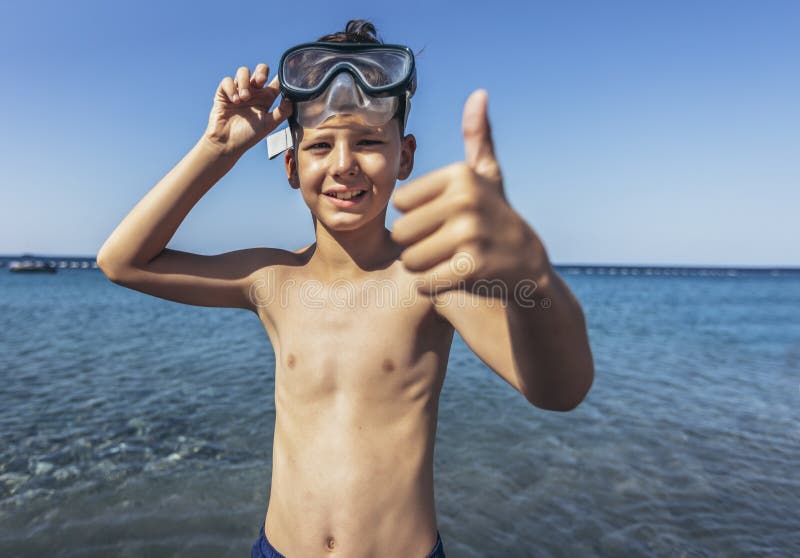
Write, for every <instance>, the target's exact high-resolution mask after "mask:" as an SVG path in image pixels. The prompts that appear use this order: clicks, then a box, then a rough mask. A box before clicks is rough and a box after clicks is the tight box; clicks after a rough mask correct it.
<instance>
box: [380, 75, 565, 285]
mask: <svg viewBox="0 0 800 558" xmlns="http://www.w3.org/2000/svg"><path fill="white" fill-rule="evenodd" d="M487 104H488V95H487V93H486V92H485V91H483V90H479V91H475V92H474V93H472V95H470V97H469V98H468V99H467V102H466V104H465V105H464V117H463V123H462V129H463V134H464V151H465V154H466V161H465V162H461V163H454V164H452V165H448V166H446V167H443V168H441V169H438V170H436V171H433V172H431V173H429V174H427V175H425V176H423V177H421V178H418V179H416V180H413V181H411V182H409V183H408V184H406V185H405V186H403V187H401V188H399V189H398V190H397V191H396V192H395V194H394V205H395V207H396V208H397V209H399V210H400V211H403V212H405V213H406V214H405V215H403V216H401V217H399V218H398V219H397V220H395V222H394V227H393V230H392V239H393V240H394V241H395V242H397V243H398V244H400V245H402V246H406V249H405V250H404V251H403V253H402V255H401V260H402V261H403V264H404V265H405V267H406V268H407V269H409V270H410V271H412V272H419V273H421V274H422V277H423V286H421V287H420V288H419V290H420V291H422V292H427V293H428V294H430V293H433V292H444V291H448V290H451V289H466V290H470V289H471V288H472V287H473V286H474V285H475V284H476V283H478V282H482V281H486V282H489V281H497V280H500V281H503V282H505V284H506V286H507V287H509V288H510V289H513V288H514V286H515V285H516V283H517V282H518V281H519V280H521V279H525V278H527V279H536V278H539V277H541V276H542V275H543V274H545V273H547V272H548V270H549V267H550V263H549V260H548V258H547V254H546V253H545V250H544V246H543V245H542V243H541V241H540V240H539V238H538V236H537V235H536V233H535V232H534V231H533V230H532V229H531V228H530V226H528V224H527V223H526V222H525V221H524V220H523V219H522V217H520V216H519V214H517V212H516V211H514V210H513V209H512V208H511V206H510V205H509V204H508V201H507V200H506V197H505V193H504V192H503V178H502V174H501V171H500V165H499V164H498V162H497V159H496V157H495V154H494V145H493V143H492V136H491V129H490V126H489V117H488V114H487Z"/></svg>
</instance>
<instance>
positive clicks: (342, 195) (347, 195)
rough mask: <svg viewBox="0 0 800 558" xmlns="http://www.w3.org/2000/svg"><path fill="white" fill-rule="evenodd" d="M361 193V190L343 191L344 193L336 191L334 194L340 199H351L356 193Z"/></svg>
mask: <svg viewBox="0 0 800 558" xmlns="http://www.w3.org/2000/svg"><path fill="white" fill-rule="evenodd" d="M359 193H360V191H359V192H342V193H336V194H333V195H334V196H336V197H337V198H338V199H340V200H349V199H350V198H352V197H354V196H355V195H356V194H359Z"/></svg>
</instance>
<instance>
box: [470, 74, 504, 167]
mask: <svg viewBox="0 0 800 558" xmlns="http://www.w3.org/2000/svg"><path fill="white" fill-rule="evenodd" d="M488 103H489V94H488V93H487V92H486V90H485V89H478V90H477V91H474V92H473V93H472V94H471V95H470V96H469V98H467V102H466V103H465V105H464V115H463V118H462V124H461V129H462V133H463V135H464V154H465V158H466V161H467V164H468V165H469V166H470V167H472V168H473V169H474V170H475V172H477V173H478V174H480V175H482V176H485V177H486V178H490V179H499V177H500V165H499V164H498V163H497V158H496V156H495V153H494V142H493V141H492V128H491V124H490V123H489V114H488Z"/></svg>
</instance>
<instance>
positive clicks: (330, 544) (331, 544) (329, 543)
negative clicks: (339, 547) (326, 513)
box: [325, 537, 336, 550]
mask: <svg viewBox="0 0 800 558" xmlns="http://www.w3.org/2000/svg"><path fill="white" fill-rule="evenodd" d="M325 544H326V545H327V547H328V550H333V549H334V548H335V547H336V541H335V540H334V539H333V537H328V540H327V541H325Z"/></svg>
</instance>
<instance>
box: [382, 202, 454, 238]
mask: <svg viewBox="0 0 800 558" xmlns="http://www.w3.org/2000/svg"><path fill="white" fill-rule="evenodd" d="M450 205H451V204H450V202H449V200H448V199H447V198H446V196H439V197H438V198H436V199H434V200H433V201H431V202H429V203H425V204H422V205H421V206H419V207H416V208H415V209H412V210H411V211H409V212H408V213H406V214H405V215H402V216H400V217H398V218H397V219H396V220H395V222H394V223H393V226H392V239H394V241H395V242H397V243H398V244H402V245H403V246H409V245H411V244H414V243H415V242H419V241H420V240H422V239H423V238H425V237H427V236H429V235H431V234H432V233H433V232H434V231H436V230H437V229H438V228H439V227H441V226H442V224H443V223H444V222H445V221H446V220H447V218H448V217H449V216H450V214H451V213H452V208H451V207H450Z"/></svg>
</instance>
